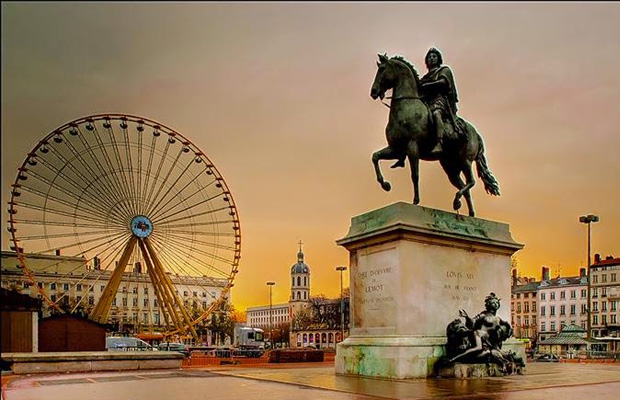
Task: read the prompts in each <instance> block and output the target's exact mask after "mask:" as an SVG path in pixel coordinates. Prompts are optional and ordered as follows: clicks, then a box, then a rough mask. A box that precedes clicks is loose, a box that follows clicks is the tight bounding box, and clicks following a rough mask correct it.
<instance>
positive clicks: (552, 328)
mask: <svg viewBox="0 0 620 400" xmlns="http://www.w3.org/2000/svg"><path fill="white" fill-rule="evenodd" d="M551 332H555V322H552V323H551Z"/></svg>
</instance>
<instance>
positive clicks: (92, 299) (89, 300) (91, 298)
mask: <svg viewBox="0 0 620 400" xmlns="http://www.w3.org/2000/svg"><path fill="white" fill-rule="evenodd" d="M88 305H89V306H94V305H95V298H94V297H93V296H89V297H88Z"/></svg>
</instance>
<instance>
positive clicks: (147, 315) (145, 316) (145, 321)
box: [142, 313, 149, 324]
mask: <svg viewBox="0 0 620 400" xmlns="http://www.w3.org/2000/svg"><path fill="white" fill-rule="evenodd" d="M142 321H143V322H144V323H145V324H148V322H149V314H148V313H142Z"/></svg>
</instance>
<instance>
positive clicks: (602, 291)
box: [601, 287, 607, 297]
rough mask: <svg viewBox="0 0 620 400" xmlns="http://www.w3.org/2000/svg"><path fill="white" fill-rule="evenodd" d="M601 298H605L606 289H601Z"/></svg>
mask: <svg viewBox="0 0 620 400" xmlns="http://www.w3.org/2000/svg"><path fill="white" fill-rule="evenodd" d="M601 297H607V288H606V287H604V288H601Z"/></svg>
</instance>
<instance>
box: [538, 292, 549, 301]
mask: <svg viewBox="0 0 620 400" xmlns="http://www.w3.org/2000/svg"><path fill="white" fill-rule="evenodd" d="M546 297H547V294H546V293H544V292H543V293H541V294H540V301H545V300H546Z"/></svg>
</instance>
